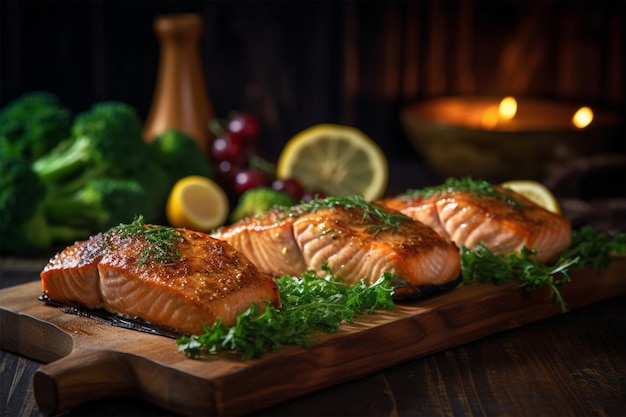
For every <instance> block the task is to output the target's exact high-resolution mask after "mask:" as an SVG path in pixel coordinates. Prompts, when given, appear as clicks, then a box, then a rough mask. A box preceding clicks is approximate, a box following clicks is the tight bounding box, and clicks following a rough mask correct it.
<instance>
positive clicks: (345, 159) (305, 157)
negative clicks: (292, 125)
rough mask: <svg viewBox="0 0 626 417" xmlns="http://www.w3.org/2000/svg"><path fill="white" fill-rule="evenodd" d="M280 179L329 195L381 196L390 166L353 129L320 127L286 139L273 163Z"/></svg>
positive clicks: (366, 140) (381, 155) (378, 150)
mask: <svg viewBox="0 0 626 417" xmlns="http://www.w3.org/2000/svg"><path fill="white" fill-rule="evenodd" d="M276 176H277V177H278V178H279V179H288V178H294V179H296V180H298V181H299V182H300V183H301V184H302V185H303V186H304V187H305V188H307V189H309V190H318V191H322V192H323V193H324V194H326V195H329V196H331V195H332V196H339V197H341V196H348V195H355V194H359V195H361V196H363V198H364V199H365V200H367V201H373V200H376V199H378V198H380V197H382V196H383V195H384V193H385V191H386V189H387V181H388V176H389V167H388V163H387V158H386V157H385V154H384V153H383V152H382V150H381V149H380V148H379V146H378V145H377V144H376V142H374V141H373V140H372V139H371V138H370V137H368V136H367V135H366V134H365V133H363V132H362V131H360V130H359V129H356V128H354V127H350V126H345V125H337V124H319V125H315V126H312V127H310V128H308V129H305V130H303V131H301V132H300V133H298V134H296V135H295V136H294V137H292V138H291V139H289V141H288V142H287V144H286V145H285V147H284V148H283V150H282V152H281V154H280V156H279V157H278V162H277V164H276Z"/></svg>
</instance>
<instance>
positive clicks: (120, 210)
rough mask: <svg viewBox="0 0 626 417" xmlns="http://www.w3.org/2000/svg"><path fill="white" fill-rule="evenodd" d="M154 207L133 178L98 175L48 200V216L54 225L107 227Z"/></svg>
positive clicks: (130, 218)
mask: <svg viewBox="0 0 626 417" xmlns="http://www.w3.org/2000/svg"><path fill="white" fill-rule="evenodd" d="M150 210H152V208H151V207H150V201H149V199H148V194H147V192H146V190H144V188H143V187H142V186H141V185H140V184H139V182H137V181H135V180H132V179H114V178H97V179H94V180H92V181H90V182H89V183H87V185H86V186H85V187H83V188H81V189H80V190H78V191H76V192H74V193H73V194H71V195H67V196H58V195H55V196H53V197H48V198H46V200H45V214H46V218H47V219H48V220H49V221H50V222H51V223H54V224H59V225H65V226H69V227H75V228H76V227H77V228H85V229H88V230H91V231H94V232H95V231H103V230H108V229H110V228H111V227H113V226H117V225H118V224H120V223H130V222H131V221H132V220H133V218H135V217H136V216H139V215H141V216H143V215H144V213H146V212H148V211H150Z"/></svg>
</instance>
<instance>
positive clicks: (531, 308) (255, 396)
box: [0, 259, 625, 415]
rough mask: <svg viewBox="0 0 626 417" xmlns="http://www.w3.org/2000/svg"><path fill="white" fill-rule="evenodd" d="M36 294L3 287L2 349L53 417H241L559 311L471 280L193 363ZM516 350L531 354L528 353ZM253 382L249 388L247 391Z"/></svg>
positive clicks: (619, 285) (577, 303) (582, 281)
mask: <svg viewBox="0 0 626 417" xmlns="http://www.w3.org/2000/svg"><path fill="white" fill-rule="evenodd" d="M624 275H625V265H624V260H623V259H620V260H618V261H616V262H614V263H613V264H612V265H611V268H610V269H609V270H607V271H606V272H605V273H603V274H598V273H595V272H592V271H581V272H580V273H577V274H575V276H574V279H573V282H572V283H571V284H568V285H567V286H566V287H565V288H564V289H563V294H564V296H565V297H566V300H567V301H568V302H569V304H570V306H571V308H580V307H583V306H585V305H589V304H593V303H596V302H598V301H601V300H605V299H609V298H613V297H615V296H617V295H620V294H623V293H624ZM39 291H40V286H39V283H38V282H37V281H35V282H31V283H28V284H24V285H19V286H16V287H11V288H8V289H5V290H2V291H0V306H1V307H2V310H0V319H1V320H2V322H1V323H0V324H1V325H2V328H3V331H2V336H1V337H0V348H1V349H2V350H5V351H10V352H16V353H19V354H21V355H24V356H27V357H30V358H33V359H36V360H39V361H41V362H44V363H47V364H46V365H44V366H42V367H41V368H40V369H38V370H37V371H35V375H34V379H33V390H34V395H35V397H36V398H37V402H38V406H39V408H40V409H41V410H42V411H44V412H51V413H55V412H59V411H63V410H67V409H71V408H75V407H78V406H80V405H81V404H82V403H86V402H90V401H98V400H99V399H101V398H110V397H120V396H129V395H130V396H135V397H137V398H140V399H142V400H143V401H146V402H148V403H152V404H155V405H157V406H159V407H162V408H164V409H166V410H169V411H172V412H176V413H181V414H203V415H208V414H214V415H225V414H229V415H241V414H246V413H250V412H254V411H256V410H261V409H264V408H266V407H269V406H271V405H273V404H276V403H279V402H285V401H288V400H290V399H294V398H297V397H300V396H302V395H304V394H307V393H309V392H312V391H318V390H320V389H323V388H325V387H328V386H330V385H335V384H339V383H341V382H345V381H352V380H358V378H361V377H363V376H365V375H370V374H372V373H375V372H378V371H380V370H382V369H386V368H389V367H391V366H394V365H398V364H401V363H404V362H406V361H408V360H410V359H413V358H418V357H423V356H425V355H430V354H433V353H435V352H439V351H442V350H445V349H449V348H451V347H455V346H461V345H463V344H465V343H468V342H471V341H473V340H477V339H480V338H483V337H485V336H488V335H491V334H494V333H497V332H501V331H503V330H506V329H511V328H515V327H519V326H522V325H524V324H526V323H530V322H534V321H538V320H541V319H543V318H547V317H552V316H558V315H560V310H559V308H558V306H556V305H555V304H554V303H553V302H552V301H550V300H549V299H548V297H547V293H546V292H542V291H538V292H535V293H527V292H525V291H523V290H520V289H518V288H516V287H515V286H512V285H509V286H502V287H495V286H487V285H469V286H462V287H459V288H457V289H455V290H453V291H451V292H449V293H447V294H444V295H441V296H438V297H434V298H432V299H429V300H424V301H421V302H419V303H413V304H405V305H399V306H398V307H397V308H396V309H395V310H393V311H389V312H382V313H380V314H376V315H373V316H363V317H359V319H358V320H357V321H356V322H355V323H354V324H351V325H346V326H344V328H343V329H342V330H341V331H340V332H339V333H337V334H335V335H324V336H322V337H321V338H320V340H319V342H317V343H315V345H314V346H313V347H312V349H310V350H304V349H301V348H298V347H286V348H284V349H281V350H280V351H278V352H275V353H272V354H269V355H267V356H266V357H264V358H262V359H260V360H255V361H249V362H241V361H239V360H238V359H237V358H235V357H232V356H230V355H220V356H216V357H215V358H211V359H209V360H203V361H198V360H191V359H187V358H185V357H184V356H183V355H181V354H180V353H178V352H177V350H176V346H175V343H174V342H173V340H171V339H167V338H162V337H158V336H152V335H145V334H140V333H137V332H133V331H129V330H125V329H118V328H112V327H110V326H105V325H101V324H98V323H94V322H93V321H92V320H89V319H85V318H82V317H78V316H73V315H69V314H64V313H62V312H60V311H59V310H58V309H55V308H51V307H48V306H45V305H43V304H41V303H40V302H39V301H37V296H38V295H39ZM7 329H8V331H5V330H7ZM524 348H528V349H530V351H531V352H532V346H526V347H524ZM520 352H522V354H524V355H526V354H527V353H526V350H524V349H522V347H520V346H508V347H507V346H503V347H502V350H499V351H495V352H494V353H493V354H494V357H499V358H500V360H502V361H504V362H503V363H506V361H507V360H511V358H512V357H514V356H515V355H520V354H521V353H520ZM558 354H559V352H558V350H556V349H555V355H556V357H558ZM507 358H508V359H507ZM489 359H491V358H489ZM455 360H458V358H455ZM485 360H487V358H485ZM561 360H563V361H566V360H567V358H561ZM426 363H427V362H426ZM489 363H490V364H492V365H493V363H498V362H492V361H490V362H489ZM474 365H476V366H480V363H477V362H475V361H474ZM397 368H398V369H402V367H397ZM540 371H541V370H540V369H533V368H532V366H530V367H529V368H528V373H526V374H524V375H527V376H528V379H527V381H524V378H521V379H519V382H518V383H519V389H520V390H521V389H523V388H526V389H527V388H528V386H527V383H528V382H529V381H530V380H531V379H536V378H542V377H543V376H542V375H541V372H540ZM487 375H488V374H487ZM522 376H523V375H522ZM426 377H427V379H426V380H425V381H426V383H428V384H434V385H432V387H431V388H436V389H439V390H442V394H443V393H444V392H445V391H446V390H449V389H452V388H451V387H450V386H449V384H448V383H447V384H445V386H440V385H438V384H439V382H437V379H438V378H440V377H441V375H426ZM459 377H460V376H459ZM546 377H549V376H546ZM580 377H581V378H582V379H583V380H584V379H585V377H586V376H585V375H584V374H581V376H580ZM250 381H255V382H254V383H252V385H253V386H254V389H250V387H251V382H250ZM462 388H463V389H465V390H468V389H470V392H469V393H468V394H469V395H471V390H472V389H473V390H479V389H480V387H474V388H472V387H462ZM511 389H513V390H515V389H516V388H515V387H511ZM614 389H615V388H614ZM572 407H576V404H573V405H572Z"/></svg>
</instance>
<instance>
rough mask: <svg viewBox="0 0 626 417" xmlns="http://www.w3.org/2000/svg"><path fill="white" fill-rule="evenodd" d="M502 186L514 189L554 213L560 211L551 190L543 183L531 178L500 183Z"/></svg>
mask: <svg viewBox="0 0 626 417" xmlns="http://www.w3.org/2000/svg"><path fill="white" fill-rule="evenodd" d="M502 186H503V187H504V188H508V189H510V190H513V191H515V192H516V193H518V194H521V195H523V196H524V197H526V198H527V199H529V200H530V201H532V202H534V203H536V204H538V205H540V206H541V207H543V208H545V209H547V210H550V211H552V212H554V213H558V214H560V213H561V207H560V206H559V203H558V201H557V199H556V197H555V196H554V194H552V192H551V191H550V190H549V189H548V188H547V187H546V186H545V185H543V184H541V183H540V182H537V181H531V180H513V181H507V182H504V183H502Z"/></svg>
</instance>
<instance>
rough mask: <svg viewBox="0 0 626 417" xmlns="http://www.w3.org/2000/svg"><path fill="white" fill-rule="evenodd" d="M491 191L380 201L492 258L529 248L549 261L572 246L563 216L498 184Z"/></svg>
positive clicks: (542, 258) (415, 196) (539, 256)
mask: <svg viewBox="0 0 626 417" xmlns="http://www.w3.org/2000/svg"><path fill="white" fill-rule="evenodd" d="M493 189H494V191H495V193H494V194H493V195H480V194H478V193H476V192H471V191H468V190H454V189H449V190H442V191H439V192H436V193H434V194H431V195H428V196H422V195H420V194H419V193H418V194H416V195H412V194H409V193H407V194H405V195H400V196H396V197H392V198H387V199H384V200H382V201H381V202H380V203H381V204H382V205H384V206H385V207H387V208H389V209H392V210H398V211H400V212H402V213H404V214H406V215H407V216H409V217H411V218H413V219H415V220H418V221H421V222H423V223H425V224H427V225H429V226H430V227H432V228H433V229H434V230H436V231H437V232H438V233H439V234H440V235H441V236H443V237H445V238H446V239H450V240H452V241H453V242H454V243H456V244H457V245H458V246H465V247H467V248H469V249H474V248H476V247H477V246H478V245H479V244H483V245H484V246H486V247H487V248H488V249H489V250H490V251H491V252H492V253H494V254H497V255H506V254H509V253H514V252H519V251H521V249H522V248H523V247H526V248H528V249H531V250H536V251H537V253H536V257H537V259H538V260H540V261H543V262H547V261H551V260H554V259H555V258H556V257H557V256H558V254H559V253H561V252H562V251H564V250H565V249H567V248H568V247H569V246H570V244H571V225H570V222H569V221H568V220H567V219H566V218H565V217H563V216H562V215H560V214H556V213H553V212H551V211H548V210H546V209H544V208H543V207H541V206H539V205H537V204H535V203H534V202H532V201H531V200H529V199H528V198H526V197H524V196H522V195H521V194H518V193H516V192H514V191H512V190H509V189H505V188H503V187H501V186H499V185H494V186H493Z"/></svg>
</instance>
